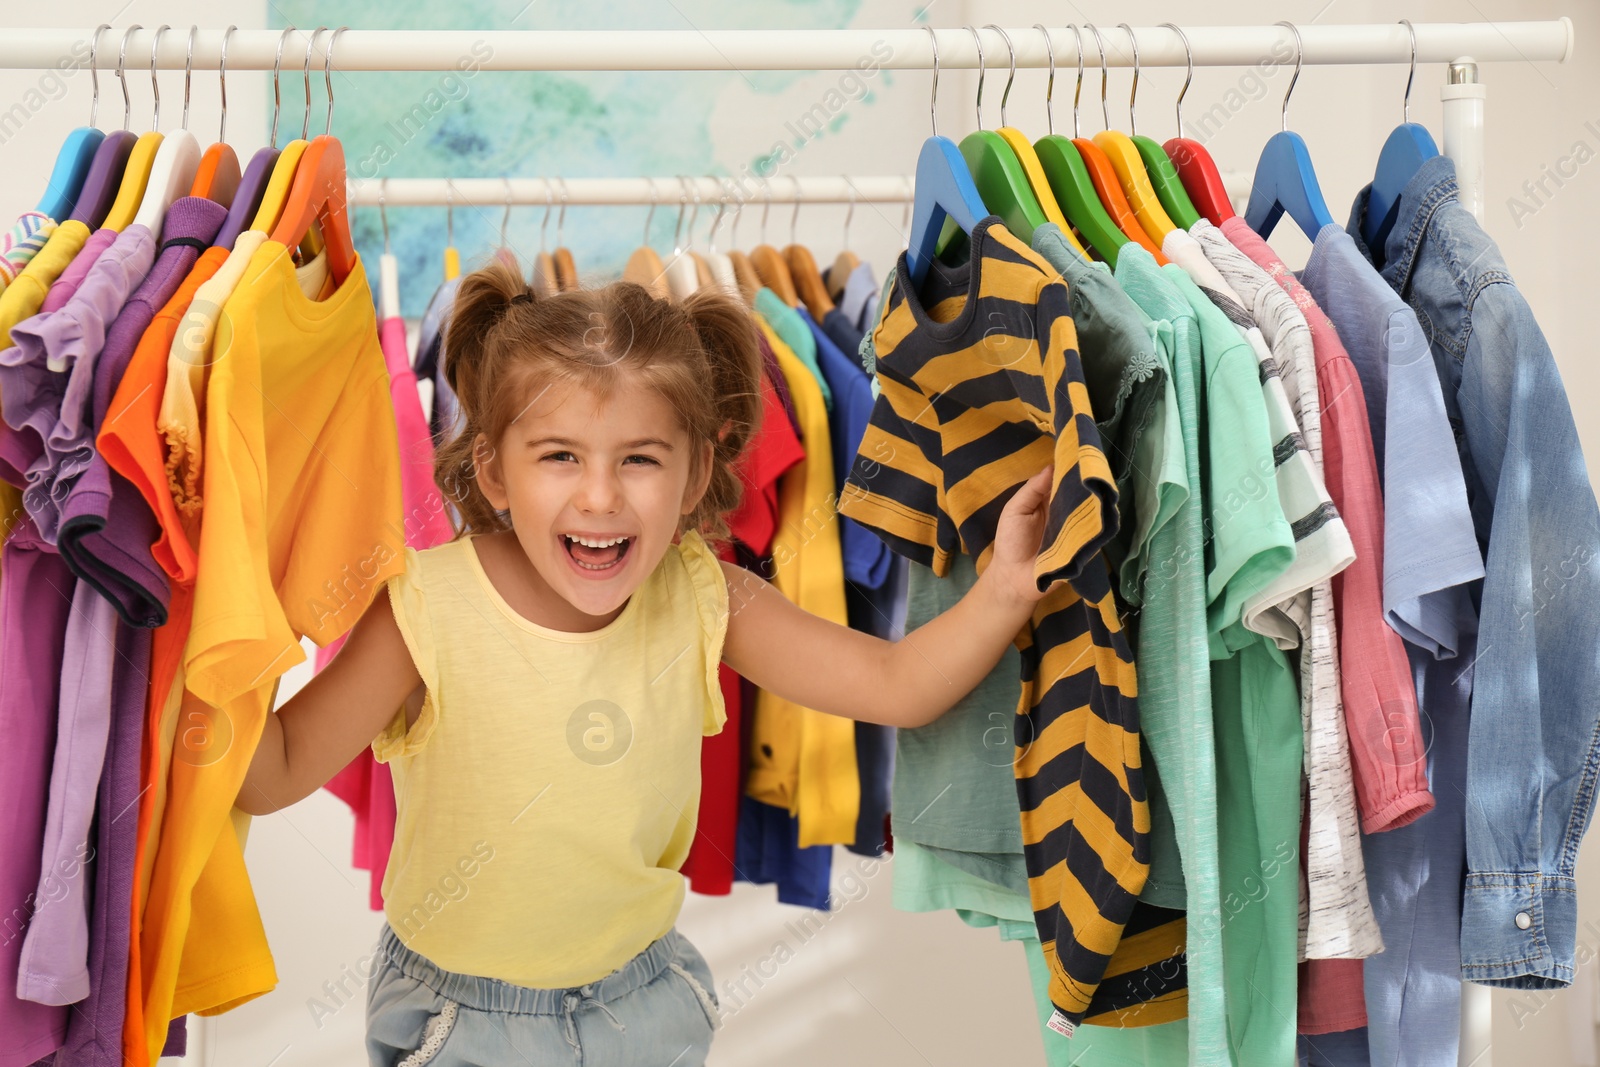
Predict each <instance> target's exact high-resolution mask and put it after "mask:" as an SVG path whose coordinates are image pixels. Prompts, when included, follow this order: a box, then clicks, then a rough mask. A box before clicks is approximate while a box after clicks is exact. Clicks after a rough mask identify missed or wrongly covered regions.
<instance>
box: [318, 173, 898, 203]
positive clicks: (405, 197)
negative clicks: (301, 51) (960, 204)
mask: <svg viewBox="0 0 1600 1067" xmlns="http://www.w3.org/2000/svg"><path fill="white" fill-rule="evenodd" d="M686 184H687V188H685V185H686ZM914 191H915V187H914V185H913V183H912V180H911V177H910V175H905V176H901V175H897V174H885V175H872V176H855V177H843V176H839V177H834V176H826V175H823V176H816V177H803V178H790V177H787V176H784V177H779V178H774V179H772V181H771V182H769V183H767V184H765V185H763V184H762V183H761V182H760V181H759V180H756V179H754V178H749V177H747V178H745V179H744V180H743V182H740V181H739V180H738V179H736V178H722V179H718V178H707V177H690V178H687V179H683V180H680V179H678V178H676V177H667V178H390V179H388V180H387V181H383V180H378V179H369V180H367V181H361V182H355V181H352V182H351V183H350V188H349V200H350V202H351V203H354V204H361V205H370V206H373V207H376V206H377V205H378V202H379V199H380V198H381V199H382V201H383V204H384V206H386V207H415V206H437V207H444V206H446V205H447V204H452V203H453V204H459V205H461V206H463V207H465V206H472V207H495V206H496V205H503V204H507V203H511V204H555V205H558V206H559V205H560V204H563V203H566V204H573V205H576V204H649V203H659V204H663V205H673V204H677V203H678V202H679V201H680V200H683V201H685V202H688V203H693V202H694V200H695V198H696V197H698V198H699V202H700V203H701V204H702V205H715V204H718V203H721V202H723V201H726V202H728V203H730V204H738V203H744V204H749V205H755V206H759V205H761V204H765V203H767V202H768V201H770V202H771V203H774V204H848V203H850V202H851V201H852V200H856V201H861V202H863V203H868V202H872V203H894V204H898V203H904V202H905V201H907V200H910V199H911V198H912V195H913V193H914Z"/></svg>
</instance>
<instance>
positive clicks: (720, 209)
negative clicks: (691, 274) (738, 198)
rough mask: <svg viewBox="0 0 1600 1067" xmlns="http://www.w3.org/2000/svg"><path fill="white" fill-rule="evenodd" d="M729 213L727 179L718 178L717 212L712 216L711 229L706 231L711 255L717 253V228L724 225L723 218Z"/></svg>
mask: <svg viewBox="0 0 1600 1067" xmlns="http://www.w3.org/2000/svg"><path fill="white" fill-rule="evenodd" d="M727 214H728V186H727V179H725V178H718V179H717V213H716V214H715V215H713V216H712V217H711V229H710V230H709V231H708V232H707V233H706V251H707V252H708V253H709V254H711V255H716V254H717V230H718V229H720V228H721V226H722V220H723V219H724V218H725V217H726V216H727Z"/></svg>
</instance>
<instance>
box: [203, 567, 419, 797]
mask: <svg viewBox="0 0 1600 1067" xmlns="http://www.w3.org/2000/svg"><path fill="white" fill-rule="evenodd" d="M421 696H422V676H421V675H419V674H418V673H417V667H416V664H414V663H412V662H411V653H410V652H408V651H407V650H406V645H405V639H404V638H402V637H401V636H400V627H399V626H398V625H396V623H395V621H394V612H393V611H391V610H390V608H389V590H388V589H387V588H384V589H382V590H379V592H378V595H377V597H376V598H375V599H374V600H373V602H372V604H371V605H370V606H369V607H368V608H367V610H366V613H365V614H364V615H362V616H361V620H360V621H359V622H357V623H356V625H355V628H354V629H353V630H352V631H351V632H350V637H349V639H348V640H347V641H345V644H344V647H343V648H341V649H340V650H339V654H338V655H337V656H335V657H334V658H333V662H332V663H330V664H328V666H327V667H326V668H324V669H323V670H322V671H321V672H320V673H318V674H317V675H316V676H315V677H314V678H312V679H311V681H309V682H307V683H306V685H305V688H304V689H301V690H300V691H299V692H298V693H296V694H295V695H294V696H293V697H292V698H290V700H289V702H288V703H287V704H285V705H283V707H281V708H279V709H278V710H277V711H276V712H275V713H273V714H271V715H268V716H267V725H266V729H265V730H263V731H262V734H261V744H260V745H259V746H257V748H256V752H255V756H254V758H253V759H252V760H251V761H250V769H249V771H247V772H246V773H245V776H244V785H243V786H241V787H240V789H239V796H238V798H237V799H236V800H235V801H234V804H235V805H236V806H237V807H239V808H240V809H241V810H242V811H245V812H248V813H249V814H251V815H266V814H269V813H271V812H274V811H277V810H278V809H279V808H284V807H288V806H289V805H290V804H293V803H294V802H295V801H297V800H300V799H302V798H304V797H307V796H310V795H311V794H312V793H314V792H316V791H317V789H319V788H321V787H322V786H323V785H324V784H326V783H327V781H328V780H329V779H330V778H332V777H333V776H334V775H335V774H338V773H339V771H341V770H342V769H343V768H344V766H345V765H346V764H347V763H349V762H350V761H351V760H352V759H354V758H355V757H356V754H357V753H359V752H360V751H361V750H362V749H363V748H366V747H367V746H368V745H370V744H371V743H372V739H373V738H375V737H377V736H378V734H379V733H381V732H382V731H383V728H384V727H385V726H386V725H388V723H389V721H390V720H391V719H393V718H394V714H395V712H396V711H397V710H398V709H399V708H400V706H401V705H402V704H404V705H406V711H407V714H406V720H407V723H408V724H409V723H410V722H411V721H412V720H413V719H415V717H416V715H417V712H418V710H419V709H420V708H421V703H422V701H421Z"/></svg>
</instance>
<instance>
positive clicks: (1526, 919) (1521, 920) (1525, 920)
mask: <svg viewBox="0 0 1600 1067" xmlns="http://www.w3.org/2000/svg"><path fill="white" fill-rule="evenodd" d="M1532 925H1533V916H1531V915H1529V914H1528V913H1527V912H1525V911H1519V912H1517V929H1518V930H1526V929H1527V928H1528V927H1530V926H1532Z"/></svg>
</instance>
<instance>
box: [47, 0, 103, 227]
mask: <svg viewBox="0 0 1600 1067" xmlns="http://www.w3.org/2000/svg"><path fill="white" fill-rule="evenodd" d="M110 28H111V27H110V26H109V25H108V24H106V23H103V22H102V23H101V24H100V25H99V26H98V27H96V28H95V31H94V37H93V38H92V39H91V40H90V41H89V77H90V78H91V79H92V80H93V82H94V100H93V102H92V103H91V104H90V105H89V125H87V126H79V127H78V128H77V129H75V130H73V131H72V132H71V133H69V134H67V140H66V142H65V143H64V144H63V145H62V146H61V151H60V152H58V153H57V154H56V165H55V166H54V167H53V168H52V169H51V171H50V182H49V184H47V185H46V186H45V190H44V196H42V197H41V198H40V199H39V206H38V208H36V209H35V210H37V211H40V212H42V213H43V214H46V215H49V216H50V217H51V218H52V219H55V220H56V221H58V222H60V221H64V220H65V219H66V217H67V215H68V213H69V212H71V210H72V207H73V205H74V204H75V203H76V202H77V199H78V191H79V190H80V189H82V188H83V179H84V177H85V176H86V175H87V174H88V173H89V164H90V163H92V162H94V154H95V151H96V150H97V149H98V148H99V147H100V142H101V141H103V140H105V136H106V135H105V133H104V132H102V131H101V130H98V129H96V128H95V118H96V116H97V115H98V114H99V111H100V72H99V70H98V69H97V68H96V66H95V59H96V56H97V54H98V52H99V50H100V34H101V32H102V31H103V30H109V29H110Z"/></svg>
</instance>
